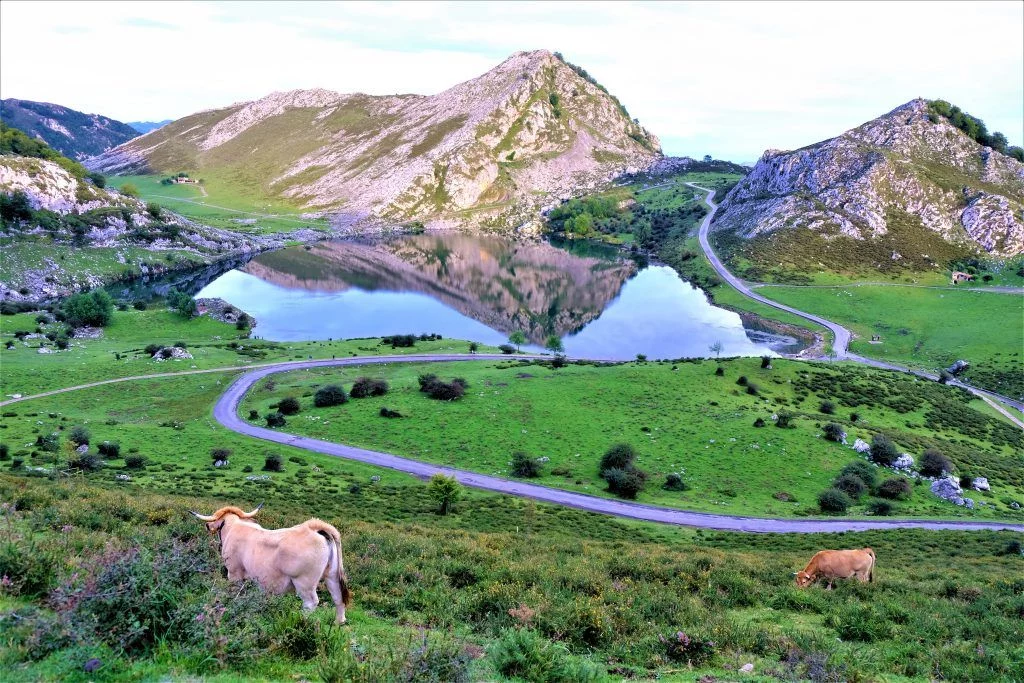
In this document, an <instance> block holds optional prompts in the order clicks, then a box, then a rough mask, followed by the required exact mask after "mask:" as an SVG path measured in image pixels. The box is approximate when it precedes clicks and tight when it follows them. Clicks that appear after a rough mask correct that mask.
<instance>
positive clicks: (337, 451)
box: [213, 354, 1024, 533]
mask: <svg viewBox="0 0 1024 683" xmlns="http://www.w3.org/2000/svg"><path fill="white" fill-rule="evenodd" d="M518 357H520V358H521V357H522V356H518ZM472 360H506V361H507V360H510V357H509V356H504V355H489V354H479V355H474V356H466V355H447V354H429V355H417V356H372V357H369V356H367V357H357V358H341V359H336V360H313V361H299V362H291V363H287V364H275V365H268V366H264V367H260V368H255V369H252V370H250V371H249V372H246V373H245V374H244V375H242V376H240V377H239V378H238V379H236V380H235V381H234V382H233V383H232V384H231V385H230V386H229V387H228V388H227V390H226V391H225V392H224V393H223V394H222V395H221V397H220V398H219V399H218V400H217V403H216V404H215V405H214V408H213V416H214V419H216V420H217V422H219V423H220V424H222V425H223V426H224V427H227V428H228V429H230V430H232V431H234V432H238V433H239V434H244V435H246V436H251V437H253V438H256V439H263V440H265V441H271V442H274V443H279V444H283V445H286V446H292V447H295V448H301V449H304V450H307V451H313V452H316V453H323V454H325V455H331V456H334V457H336V458H344V459H346V460H356V461H359V462H363V463H366V464H368V465H375V466H377V467H386V468H388V469H392V470H398V471H400V472H406V473H408V474H411V475H413V476H417V477H423V478H426V477H430V476H433V475H434V474H439V473H440V474H444V475H447V476H452V477H455V478H456V479H458V481H459V482H460V483H462V484H463V485H465V486H471V487H473V488H477V489H483V490H485V491H495V492H497V493H505V494H510V495H514V496H520V497H522V498H532V499H534V500H540V501H544V502H547V503H553V504H555V505H564V506H567V507H573V508H578V509H580V510H586V511H589V512H597V513H601V514H606V515H613V516H616V517H625V518H629V519H637V520H643V521H648V522H661V523H665V524H675V525H679V526H689V527H700V528H704V529H719V530H725V531H748V532H759V533H768V532H775V533H821V532H840V531H866V530H869V529H899V528H915V529H958V530H971V531H976V530H998V529H1004V530H1011V531H1019V532H1024V525H1018V524H1009V523H1002V522H941V521H926V520H910V519H885V520H845V519H773V518H758V517H738V516H733V515H715V514H710V513H703V512H690V511H687V510H673V509H670V508H662V507H656V506H652V505H641V504H639V503H630V502H627V501H622V500H613V499H608V498H598V497H596V496H588V495H586V494H583V493H575V492H572V491H564V490H561V489H554V488H549V487H547V486H538V485H537V484H527V483H525V482H520V481H513V480H509V479H501V478H500V477H491V476H487V475H484V474H477V473H475V472H467V471H465V470H458V469H452V468H449V467H441V466H439V465H434V464H430V463H425V462H421V461H418V460H412V459H409V458H402V457H399V456H397V455H392V454H390V453H383V452H380V451H371V450H367V449H364V448H356V447H354V446H346V445H344V444H337V443H331V442H329V441H321V440H319V439H312V438H308V437H303V436H297V435H294V434H289V433H287V432H282V431H277V430H273V429H267V428H264V427H258V426H256V425H253V424H250V423H249V422H246V421H245V420H243V419H241V418H239V416H238V406H239V404H240V403H241V400H242V397H243V396H244V395H245V394H246V392H247V391H248V390H249V389H250V388H251V387H252V386H253V385H254V384H255V383H256V382H258V381H260V380H261V379H263V378H264V377H267V376H268V375H272V374H275V373H279V372H287V371H291V370H302V369H307V368H323V367H334V366H346V365H366V364H387V363H424V362H451V361H472Z"/></svg>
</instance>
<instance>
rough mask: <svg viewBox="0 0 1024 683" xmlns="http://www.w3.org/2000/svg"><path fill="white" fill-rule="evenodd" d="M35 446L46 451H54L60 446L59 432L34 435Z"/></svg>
mask: <svg viewBox="0 0 1024 683" xmlns="http://www.w3.org/2000/svg"><path fill="white" fill-rule="evenodd" d="M36 447H37V448H39V450H41V451H46V452H47V453H56V452H57V449H58V448H59V447H60V434H57V433H56V432H54V433H52V434H40V435H39V436H37V437H36Z"/></svg>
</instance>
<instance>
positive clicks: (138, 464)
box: [124, 454, 146, 470]
mask: <svg viewBox="0 0 1024 683" xmlns="http://www.w3.org/2000/svg"><path fill="white" fill-rule="evenodd" d="M124 466H125V467H127V468H128V469H130V470H141V469H142V468H143V467H145V466H146V457H145V456H142V455H138V454H134V455H126V456H125V458H124Z"/></svg>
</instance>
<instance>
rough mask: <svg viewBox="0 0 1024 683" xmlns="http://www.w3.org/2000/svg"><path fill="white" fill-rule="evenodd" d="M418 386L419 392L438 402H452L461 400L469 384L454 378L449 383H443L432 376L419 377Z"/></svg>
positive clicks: (435, 376)
mask: <svg viewBox="0 0 1024 683" xmlns="http://www.w3.org/2000/svg"><path fill="white" fill-rule="evenodd" d="M419 384H420V391H422V392H423V393H425V394H426V395H427V396H429V397H430V398H433V399H436V400H438V401H454V400H456V399H459V398H462V396H463V395H465V393H466V389H467V388H468V387H469V383H468V382H467V381H466V380H464V379H462V378H461V377H456V378H455V379H453V380H452V381H451V382H445V381H443V380H441V379H439V378H438V376H437V375H433V374H426V375H420V376H419Z"/></svg>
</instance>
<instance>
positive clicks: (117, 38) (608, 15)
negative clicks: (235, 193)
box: [0, 0, 1024, 162]
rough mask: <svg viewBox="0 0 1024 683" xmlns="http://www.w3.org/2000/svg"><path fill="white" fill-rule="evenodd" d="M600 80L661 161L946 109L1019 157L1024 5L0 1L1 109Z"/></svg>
mask: <svg viewBox="0 0 1024 683" xmlns="http://www.w3.org/2000/svg"><path fill="white" fill-rule="evenodd" d="M540 48H545V49H549V50H552V51H560V52H561V53H562V54H563V55H565V58H566V59H568V60H569V61H571V62H574V63H576V64H579V65H580V66H582V67H584V68H585V69H586V70H587V71H589V72H590V73H591V74H592V75H593V76H594V77H595V78H596V79H597V80H598V81H599V82H601V83H602V84H603V85H605V86H606V87H607V88H608V89H609V91H610V92H612V93H614V94H615V95H617V96H618V97H619V99H620V100H621V101H622V102H623V103H624V104H625V105H626V107H627V108H628V109H629V111H630V113H631V114H632V115H633V116H635V117H637V118H638V119H639V120H640V122H641V124H643V125H644V126H645V127H647V128H648V129H649V130H650V131H651V132H653V133H654V134H656V135H657V136H659V137H660V138H661V141H662V147H663V149H664V151H665V153H666V154H672V155H687V156H703V155H705V154H711V155H712V156H713V157H715V158H718V159H730V160H733V161H739V162H752V161H754V160H756V159H757V158H758V157H760V155H761V154H762V153H763V151H764V150H765V149H769V148H771V149H796V148H799V147H803V146H805V145H808V144H811V143H814V142H817V141H819V140H823V139H826V138H829V137H832V136H834V135H837V134H839V133H841V132H843V131H844V130H848V129H850V128H853V127H855V126H857V125H859V124H861V123H863V122H864V121H867V120H870V119H873V118H875V117H877V116H880V115H882V114H884V113H886V112H888V111H890V110H892V109H894V108H895V107H897V106H899V105H901V104H903V103H905V102H907V101H909V100H911V99H913V98H915V97H926V98H942V99H946V100H949V101H950V102H953V103H954V104H957V105H959V106H960V107H961V108H962V109H964V110H965V111H968V112H970V113H971V114H973V115H975V116H977V117H979V118H981V119H983V120H984V121H985V122H986V123H987V124H988V127H989V129H990V130H999V131H1002V132H1003V133H1004V134H1005V135H1006V136H1007V137H1008V138H1009V139H1010V143H1011V144H1018V145H1019V144H1021V143H1022V141H1024V2H1016V1H1007V2H971V3H957V2H931V3H924V2H910V3H897V2H886V3H881V2H856V3H841V2H816V3H810V2H794V3H772V2H755V3H745V2H723V3H714V2H680V3H669V2H657V3H616V2H600V3H583V2H570V3H554V2H552V3H548V2H544V3H534V2H505V3H499V2H486V3H471V2H458V3H426V2H415V3H413V2H403V3H385V2H380V3H369V2H365V3H355V2H352V3H326V2H314V3H302V2H288V3H273V2H255V3H249V2H227V3H218V2H173V3H161V2H115V3H104V2H74V3H56V2H27V1H20V0H4V1H3V2H2V3H0V96H2V97H3V98H8V97H15V98H19V99H26V100H37V101H44V102H54V103H57V104H61V105H64V106H67V107H70V108H72V109H77V110H80V111H85V112H87V113H97V114H103V115H104V116H109V117H111V118H114V119H118V120H120V121H147V120H148V121H158V120H163V119H176V118H180V117H182V116H185V115H187V114H190V113H193V112H196V111H200V110H203V109H212V108H218V107H224V106H227V105H229V104H232V103H234V102H239V101H245V100H252V99H256V98H259V97H262V96H264V95H267V94H269V93H271V92H273V91H277V90H291V89H295V88H313V87H321V88H327V89H330V90H336V91H338V92H365V93H369V94H376V95H384V94H394V93H420V94H433V93H437V92H440V91H442V90H444V89H446V88H448V87H450V86H452V85H455V84H456V83H459V82H461V81H464V80H467V79H470V78H473V77H475V76H478V75H480V74H482V73H484V72H486V71H487V70H488V69H490V68H492V67H493V66H495V65H497V64H498V63H499V62H501V61H502V60H503V59H504V58H506V57H507V56H508V55H509V54H511V53H513V52H516V51H518V50H533V49H540Z"/></svg>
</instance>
